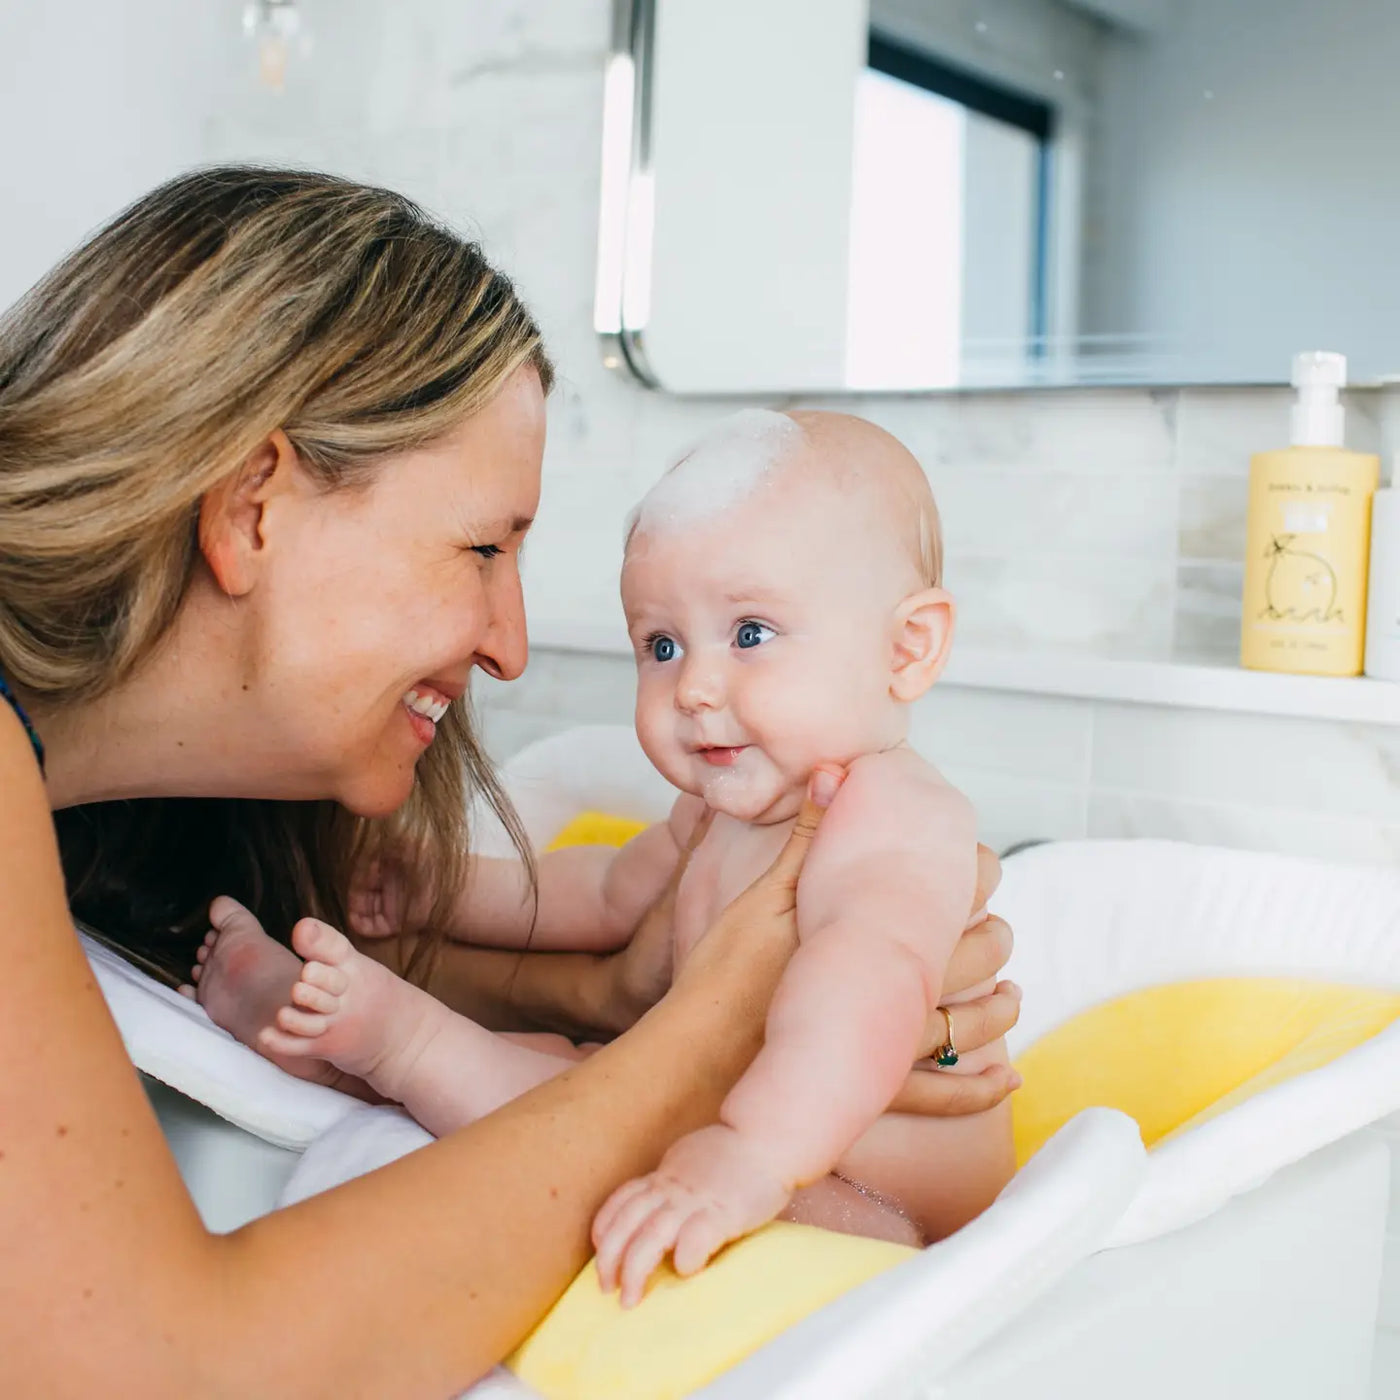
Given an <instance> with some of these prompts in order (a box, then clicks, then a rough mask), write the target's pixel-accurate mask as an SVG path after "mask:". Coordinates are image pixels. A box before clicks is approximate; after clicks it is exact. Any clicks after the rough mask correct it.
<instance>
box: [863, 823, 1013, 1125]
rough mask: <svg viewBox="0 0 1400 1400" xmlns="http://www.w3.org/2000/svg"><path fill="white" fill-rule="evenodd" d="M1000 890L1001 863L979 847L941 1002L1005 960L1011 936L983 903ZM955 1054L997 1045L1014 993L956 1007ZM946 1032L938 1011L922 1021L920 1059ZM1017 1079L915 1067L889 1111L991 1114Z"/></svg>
mask: <svg viewBox="0 0 1400 1400" xmlns="http://www.w3.org/2000/svg"><path fill="white" fill-rule="evenodd" d="M1000 883H1001V862H1000V861H999V860H998V859H997V858H996V856H995V855H994V854H993V853H992V852H991V851H989V850H988V849H987V847H985V846H979V847H978V848H977V893H976V894H975V895H974V897H973V901H972V905H973V911H972V916H971V918H970V919H969V920H968V925H967V930H966V931H965V932H964V934H963V936H962V937H961V938H960V939H959V940H958V943H957V946H956V947H955V948H954V949H953V955H952V957H951V958H949V960H948V970H947V972H946V973H945V974H944V978H943V993H944V995H945V996H956V995H957V994H958V993H959V992H965V991H967V990H968V989H969V988H971V987H975V986H977V985H978V984H979V983H982V982H989V981H991V979H992V978H993V977H995V976H996V975H997V973H998V972H1000V971H1001V969H1002V968H1003V967H1005V966H1006V964H1007V961H1008V960H1009V959H1010V957H1011V929H1010V927H1009V926H1008V925H1007V924H1006V923H1005V922H1004V921H1003V920H1001V919H998V918H997V917H996V916H995V915H990V914H988V913H987V903H988V901H989V900H990V899H991V897H992V895H993V894H995V893H996V888H997V886H998V885H999V884H1000ZM956 1014H957V1028H958V1049H959V1051H960V1052H962V1053H966V1052H967V1051H969V1050H980V1049H981V1048H982V1047H983V1046H984V1045H990V1044H991V1043H992V1042H993V1041H994V1040H1000V1039H1001V1037H1002V1036H1004V1035H1005V1034H1006V1033H1007V1032H1008V1031H1009V1030H1010V1029H1011V1028H1012V1027H1013V1026H1014V1025H1015V1024H1016V1022H1017V1021H1018V1020H1019V1019H1020V1015H1021V989H1020V988H1019V987H1018V986H1016V984H1015V983H1014V982H998V983H997V984H996V986H995V988H994V989H993V990H992V991H991V992H989V993H988V994H987V995H986V996H984V997H978V998H976V999H975V1000H973V1001H960V1002H959V1003H958V1004H957V1013H956ZM947 1031H948V1026H947V1022H946V1021H945V1020H944V1019H943V1013H942V1012H941V1011H935V1012H934V1013H933V1015H932V1016H931V1017H930V1018H929V1023H928V1028H927V1031H926V1033H925V1040H924V1049H925V1052H926V1054H927V1055H932V1054H933V1053H934V1051H935V1050H936V1049H937V1048H938V1047H939V1046H940V1045H942V1044H943V1042H944V1040H945V1039H946V1038H947ZM1020 1083H1021V1077H1020V1075H1018V1074H1017V1073H1016V1072H1015V1070H1013V1069H1010V1068H1009V1067H1008V1066H1006V1065H989V1066H988V1067H987V1068H986V1069H984V1070H983V1071H982V1072H981V1073H980V1074H942V1073H940V1072H939V1070H938V1067H937V1066H936V1065H934V1064H933V1063H932V1062H931V1061H928V1060H921V1061H919V1063H918V1064H917V1065H916V1066H915V1067H914V1071H913V1073H912V1074H911V1075H910V1076H909V1078H908V1079H907V1080H906V1081H905V1085H904V1088H903V1089H901V1090H900V1092H899V1095H898V1096H897V1097H896V1099H895V1101H894V1103H893V1104H891V1105H890V1108H891V1111H892V1112H896V1113H913V1114H918V1115H921V1116H923V1117H931V1118H945V1117H959V1116H961V1115H962V1114H967V1113H983V1112H985V1111H986V1110H987V1109H989V1108H995V1107H996V1105H997V1104H999V1103H1000V1102H1001V1101H1002V1100H1003V1099H1004V1098H1006V1096H1007V1095H1008V1094H1010V1093H1011V1092H1012V1091H1013V1090H1015V1089H1017V1088H1019V1087H1020Z"/></svg>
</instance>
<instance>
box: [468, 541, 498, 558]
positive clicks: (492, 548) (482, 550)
mask: <svg viewBox="0 0 1400 1400" xmlns="http://www.w3.org/2000/svg"><path fill="white" fill-rule="evenodd" d="M471 552H472V553H473V554H479V555H481V557H482V558H483V559H494V558H495V557H496V556H497V555H498V554H501V553H503V552H504V551H503V550H502V549H501V547H500V545H498V544H474V545H472V546H471Z"/></svg>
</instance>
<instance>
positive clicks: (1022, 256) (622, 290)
mask: <svg viewBox="0 0 1400 1400" xmlns="http://www.w3.org/2000/svg"><path fill="white" fill-rule="evenodd" d="M1397 72H1400V4H1396V3H1394V0H1332V3H1331V4H1329V5H1325V6H1324V5H1319V4H1317V3H1316V0H869V3H866V0H757V3H755V0H616V3H615V35H614V46H613V52H612V55H611V57H610V61H609V68H608V77H607V83H606V99H605V112H604V147H605V148H604V161H603V167H604V168H603V204H602V215H601V222H600V239H599V276H598V288H597V301H596V315H595V320H596V325H597V328H598V330H599V332H600V334H601V335H602V337H603V341H604V355H605V358H606V359H608V361H609V363H612V364H614V365H616V366H617V367H620V368H622V367H630V368H631V370H632V371H633V372H634V373H636V374H637V375H638V376H639V377H641V378H642V379H643V380H645V381H646V382H648V383H650V384H652V385H653V386H655V387H658V388H663V389H666V390H670V391H672V392H675V393H681V394H706V393H769V394H771V393H781V392H784V391H803V392H825V391H878V390H906V391H908V390H936V389H955V388H1019V387H1033V386H1046V385H1076V384H1077V385H1085V384H1099V385H1102V384H1251V383H1274V382H1279V381H1281V380H1283V379H1285V378H1286V376H1287V372H1288V366H1289V363H1290V359H1291V356H1292V355H1293V353H1294V352H1295V351H1297V350H1302V349H1333V350H1340V351H1343V352H1344V353H1345V354H1346V355H1347V356H1348V357H1349V360H1350V364H1351V378H1352V382H1353V383H1377V382H1381V381H1383V380H1385V379H1387V378H1390V377H1394V376H1397V375H1400V267H1397V266H1396V259H1395V257H1394V256H1393V254H1392V252H1391V249H1392V246H1393V245H1394V243H1395V241H1396V237H1397V231H1400V176H1397V175H1395V174H1394V173H1393V171H1392V166H1393V163H1394V160H1395V153H1396V151H1397V150H1400V82H1397V81H1396V74H1397Z"/></svg>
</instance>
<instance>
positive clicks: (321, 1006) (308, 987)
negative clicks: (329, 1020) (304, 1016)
mask: <svg viewBox="0 0 1400 1400" xmlns="http://www.w3.org/2000/svg"><path fill="white" fill-rule="evenodd" d="M306 966H307V967H308V968H311V967H316V966H319V964H317V963H307V965H306ZM292 1005H293V1006H299V1007H300V1008H301V1009H302V1010H303V1011H318V1012H320V1013H321V1015H323V1016H330V1015H332V1014H334V1013H335V1012H337V1011H339V1010H340V998H339V997H338V996H335V995H334V994H333V993H331V992H328V991H326V990H325V989H324V988H323V987H318V986H316V985H314V984H313V983H312V982H311V981H310V979H308V978H307V976H306V973H305V971H303V972H302V974H301V980H300V981H299V982H297V983H296V985H295V986H293V988H292Z"/></svg>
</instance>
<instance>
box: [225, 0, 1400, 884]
mask: <svg viewBox="0 0 1400 1400" xmlns="http://www.w3.org/2000/svg"><path fill="white" fill-rule="evenodd" d="M303 4H304V6H305V9H306V11H307V15H308V19H309V21H310V25H311V28H312V30H313V32H315V33H316V34H317V35H318V36H321V37H320V38H318V48H317V50H316V51H315V52H314V53H313V54H312V55H311V57H310V58H309V59H307V60H306V61H305V62H303V63H301V64H300V65H298V67H297V68H296V69H295V70H294V71H293V72H292V74H291V76H290V78H289V88H288V91H287V93H285V94H284V95H283V96H282V97H280V98H269V97H268V95H267V94H265V93H263V92H260V91H259V90H257V89H256V88H254V87H253V85H252V84H251V82H250V80H249V79H248V77H247V74H246V72H244V71H242V70H241V69H240V71H239V73H237V74H234V73H233V72H232V70H230V73H229V75H228V81H227V83H226V85H225V88H224V90H223V91H222V93H221V95H220V97H219V100H218V102H217V104H212V105H211V110H210V112H209V113H208V114H207V115H206V116H205V117H204V133H205V148H206V155H207V157H208V158H209V159H229V158H252V159H258V160H266V161H280V162H290V163H297V164H306V165H315V166H321V167H328V168H331V169H334V170H336V171H339V172H342V173H345V174H348V175H352V176H356V177H360V178H365V179H370V180H374V181H378V182H381V183H384V184H387V185H390V186H393V187H395V188H398V189H401V190H403V191H404V192H405V193H406V194H409V195H410V196H413V197H415V198H417V199H419V200H420V201H421V202H422V203H424V204H425V205H426V206H428V207H429V208H430V209H432V210H433V211H434V212H436V213H438V214H439V215H441V216H442V217H444V218H446V219H448V220H450V221H452V222H454V223H456V224H457V225H458V226H460V227H463V228H465V229H467V230H470V231H471V232H472V233H473V234H474V235H475V236H477V237H479V238H480V239H481V240H482V242H483V243H484V244H485V246H486V247H487V249H488V251H489V252H490V253H491V254H492V255H493V256H494V257H495V258H497V259H498V260H499V261H500V262H501V263H502V264H503V265H504V266H505V267H506V268H508V270H509V271H510V272H511V273H512V274H513V275H514V276H515V277H516V278H517V279H518V281H519V283H520V285H521V287H522V288H523V290H524V292H525V294H526V297H527V299H528V300H529V301H530V303H531V305H532V306H533V307H534V308H535V310H536V312H537V314H538V315H539V317H540V320H541V323H542V325H543V326H544V329H545V332H546V336H547V339H548V342H549V344H550V347H551V350H552V352H553V354H554V356H555V358H556V361H557V363H558V366H559V370H560V383H559V387H558V388H557V389H556V391H555V393H554V396H553V401H552V403H551V407H550V434H549V446H548V451H547V458H546V467H545V489H544V498H543V502H542V509H541V514H540V519H539V523H538V525H537V526H536V530H535V532H534V534H533V536H532V538H531V541H530V544H529V547H528V550H527V567H526V574H527V580H526V583H527V595H528V602H529V608H530V612H531V615H532V617H533V618H535V619H536V620H537V621H544V622H547V623H549V624H550V625H551V627H553V628H558V627H568V626H571V625H581V626H588V627H597V626H598V625H600V624H606V623H610V622H616V623H617V625H619V626H620V616H621V612H620V607H619V604H618V601H617V588H616V580H617V573H618V568H619V565H620V561H621V546H622V526H621V522H622V520H623V518H624V516H625V514H626V512H627V510H628V508H629V507H630V505H631V504H632V503H633V502H634V501H635V499H636V498H637V496H638V495H639V494H640V493H641V492H642V490H643V489H644V488H645V486H646V485H647V484H648V483H649V482H650V481H651V480H652V479H653V478H654V477H655V476H656V474H657V473H658V472H659V471H660V470H661V468H662V467H663V465H664V464H665V462H666V460H667V459H668V458H669V457H670V456H671V455H672V454H673V453H674V452H675V451H676V450H677V449H678V448H679V447H680V446H682V445H683V444H684V443H685V442H686V441H687V440H689V439H690V438H691V437H692V436H694V435H695V434H696V433H698V432H699V431H701V430H703V429H704V428H705V427H706V426H707V425H708V424H709V423H711V422H713V421H714V419H715V418H716V417H718V416H719V415H721V414H723V413H726V412H729V411H731V409H732V408H733V407H735V406H737V405H736V403H733V402H729V401H725V400H718V399H712V400H704V401H683V400H678V399H675V398H670V397H667V396H664V395H659V394H655V393H652V392H649V391H647V390H645V389H643V388H641V387H640V386H639V385H636V384H634V383H631V382H629V381H627V380H624V379H622V378H619V377H618V376H616V375H615V374H613V373H611V372H609V371H607V370H605V369H604V368H603V366H602V364H601V362H600V358H599V354H598V350H597V346H596V342H595V339H594V335H593V331H592V292H593V270H594V269H593V260H594V248H595V232H596V227H595V226H596V219H597V189H598V164H599V145H600V135H601V131H600V126H601V106H602V72H603V56H604V53H605V50H606V43H607V27H608V22H609V10H610V6H609V3H608V0H478V2H477V3H475V4H473V5H471V6H464V5H461V4H459V3H453V0H398V3H397V4H395V5H393V6H384V5H381V4H378V3H370V0H303ZM1304 348H1311V347H1302V346H1299V347H1292V346H1289V347H1281V348H1280V363H1279V372H1280V375H1281V376H1282V375H1284V374H1286V372H1287V369H1288V360H1289V355H1290V354H1291V352H1292V350H1294V349H1304ZM1288 401H1289V396H1288V393H1287V391H1286V390H1279V389H1253V390H1251V389H1209V390H1196V389H1185V390H1111V391H1104V390H1094V391H1073V390H1062V391H1055V392H1039V393H1037V392H1028V393H1017V394H976V395H950V396H943V397H939V396H870V397H863V398H855V399H840V400H828V401H817V400H810V399H809V400H804V401H803V402H807V403H818V402H824V403H825V406H832V407H842V408H846V409H848V410H850V411H854V412H857V413H862V414H865V415H866V416H868V417H870V418H872V419H874V420H876V421H877V422H879V423H881V424H883V425H884V426H886V427H887V428H889V429H890V430H891V431H893V432H894V433H896V434H897V435H898V436H899V437H901V438H902V439H903V440H904V441H905V442H906V443H907V444H908V445H909V446H910V447H911V448H912V449H913V450H914V451H915V452H916V453H917V454H918V455H919V457H920V460H921V461H922V462H923V464H924V466H925V468H926V470H927V471H928V473H929V476H930V478H931V480H932V482H933V485H934V489H935V492H936V494H937V496H938V498H939V501H940V504H941V507H942V511H943V515H944V528H945V534H946V538H947V553H948V578H949V583H950V586H951V587H952V589H953V590H954V592H955V593H956V594H957V596H958V598H959V602H960V606H961V617H960V632H959V642H960V645H962V646H965V647H966V646H978V645H985V646H997V647H1003V648H1005V647H1021V646H1026V647H1034V648H1036V649H1044V648H1047V647H1048V648H1055V647H1063V648H1073V649H1078V650H1086V651H1091V652H1097V653H1102V654H1106V655H1110V656H1114V657H1140V658H1168V657H1172V656H1174V655H1192V656H1208V657H1215V658H1219V659H1222V660H1226V659H1228V658H1230V657H1232V656H1233V655H1234V654H1235V648H1236V644H1237V638H1238V625H1239V595H1240V588H1241V583H1242V555H1243V528H1244V527H1243V521H1244V506H1245V486H1246V476H1247V471H1248V461H1249V456H1250V453H1251V452H1254V451H1258V450H1261V449H1263V448H1267V447H1274V446H1278V445H1281V444H1282V443H1284V442H1285V441H1286V438H1287V429H1288ZM794 402H797V401H796V400H794ZM1349 409H1350V416H1349V427H1350V437H1351V440H1352V442H1353V444H1354V445H1355V446H1358V447H1366V448H1372V449H1375V450H1381V451H1384V452H1386V453H1387V455H1388V454H1389V451H1390V449H1391V447H1392V446H1394V445H1400V432H1397V427H1400V410H1397V408H1396V397H1395V396H1394V395H1392V394H1381V393H1373V392H1361V393H1354V394H1352V395H1351V396H1350V404H1349ZM630 689H631V680H630V663H627V662H626V661H625V660H623V659H620V658H616V657H584V656H579V655H573V654H570V655H565V654H550V653H539V654H537V655H536V656H535V658H534V659H533V660H532V662H531V666H530V670H529V672H528V673H527V675H526V676H525V678H524V679H523V680H521V681H520V682H517V683H516V684H515V685H512V686H510V687H502V686H499V685H491V684H489V683H488V685H487V686H486V687H484V689H483V691H482V693H481V697H480V698H481V703H482V707H483V711H484V715H485V719H486V723H487V726H488V734H489V736H490V740H491V743H492V746H493V747H494V748H495V749H496V750H497V751H498V752H499V753H501V754H504V753H506V752H509V751H510V750H512V749H513V748H515V747H518V745H519V744H520V743H521V742H524V741H525V740H527V739H528V738H529V737H532V736H534V735H537V734H540V733H545V732H551V731H553V730H555V729H558V728H560V727H563V726H565V725H567V724H568V723H570V722H580V721H587V720H600V719H604V720H616V721H618V722H624V723H625V722H627V720H628V719H629V716H630V703H631V702H630ZM918 729H919V734H920V742H921V743H923V744H925V745H926V746H927V747H928V748H929V749H930V750H931V751H932V752H935V753H936V755H937V757H938V758H939V760H940V761H941V762H943V763H945V764H946V765H947V767H948V770H949V772H950V773H951V774H952V775H954V776H955V777H956V778H957V779H958V780H959V781H960V782H962V783H963V784H964V785H965V786H966V787H967V788H968V790H969V792H971V793H972V795H973V796H974V798H975V799H976V800H977V802H978V804H979V807H980V809H981V810H982V813H983V819H984V825H985V828H986V833H987V836H988V838H989V839H992V840H994V841H996V842H998V843H999V844H1004V843H1005V842H1007V841H1009V840H1013V839H1024V838H1027V837H1035V836H1068V835H1082V834H1086V833H1092V834H1104V835H1167V836H1184V837H1188V838H1197V839H1207V840H1219V841H1223V842H1227V843H1232V844H1242V845H1254V846H1262V847H1266V848H1272V849H1285V850H1296V851H1299V852H1313V853H1316V854H1319V855H1329V856H1336V857H1341V858H1354V859H1366V860H1387V861H1395V860H1397V859H1400V752H1397V749H1396V738H1397V737H1400V729H1397V730H1390V731H1371V730H1368V729H1366V728H1365V727H1364V726H1348V725H1345V724H1340V723H1333V722H1323V721H1312V720H1284V719H1266V718H1263V717H1256V716H1243V715H1227V714H1214V713H1209V712H1199V711H1197V712H1186V711H1174V710H1171V709H1167V708H1163V707H1153V706H1142V705H1127V704H1117V703H1111V702H1099V701H1076V700H1067V699H1058V698H1051V697H1041V696H1033V695H1015V694H993V693H991V692H982V691H974V690H969V689H965V688H964V689H960V688H956V687H951V686H950V687H945V688H940V689H939V690H938V691H937V692H936V693H935V694H934V695H933V696H932V697H931V698H930V699H929V700H928V701H926V702H925V704H924V705H923V706H922V707H921V708H920V713H919V718H918Z"/></svg>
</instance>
